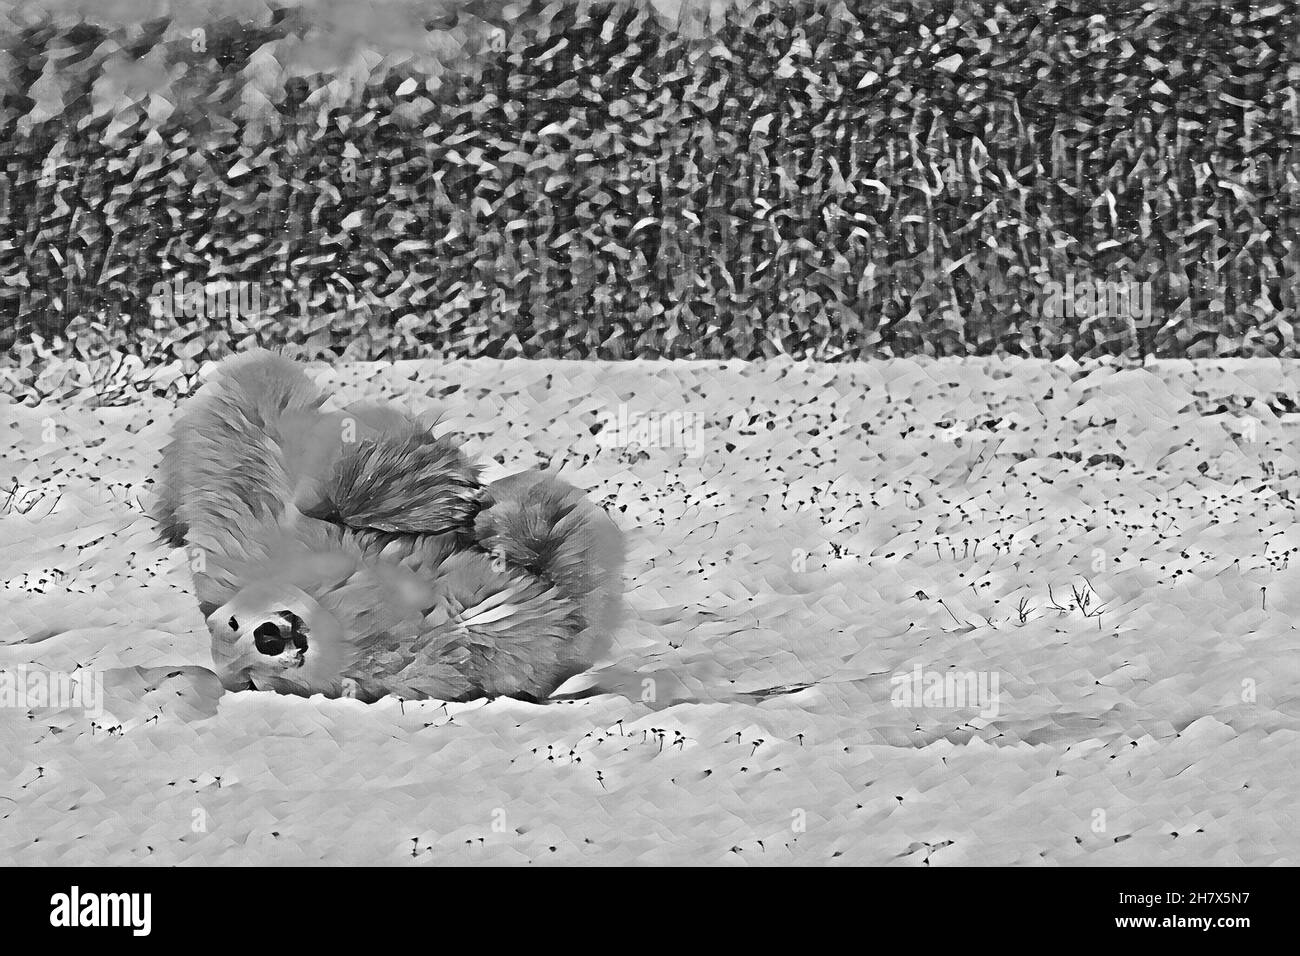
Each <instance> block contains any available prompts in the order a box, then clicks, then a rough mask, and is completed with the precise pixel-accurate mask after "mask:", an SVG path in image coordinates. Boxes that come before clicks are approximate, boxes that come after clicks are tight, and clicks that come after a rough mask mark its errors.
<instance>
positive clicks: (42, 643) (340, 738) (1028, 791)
mask: <svg viewBox="0 0 1300 956" xmlns="http://www.w3.org/2000/svg"><path fill="white" fill-rule="evenodd" d="M75 371H76V370H75V369H72V370H71V373H72V374H73V376H74V378H75ZM313 374H315V375H317V376H318V377H319V378H320V379H321V381H322V382H323V383H324V384H326V385H327V386H328V387H331V388H337V389H338V392H339V394H340V397H342V398H344V399H347V400H353V399H356V398H360V397H363V396H369V397H376V396H378V395H380V394H383V395H386V396H389V397H391V398H395V399H396V400H398V401H401V402H404V403H406V404H407V405H408V406H410V407H411V408H412V409H414V410H416V411H423V410H425V409H428V408H432V407H440V408H442V409H443V410H444V411H445V413H446V426H447V427H449V428H452V429H455V430H457V431H460V432H461V433H462V434H463V435H465V436H466V441H467V448H468V450H469V451H470V453H471V454H472V455H473V456H474V457H475V458H477V459H478V460H480V461H483V462H490V463H491V465H492V467H491V469H490V470H489V472H488V474H487V477H488V478H494V477H497V476H498V475H501V474H506V473H509V472H511V471H515V470H519V469H520V468H525V467H534V466H538V465H545V464H547V463H549V464H550V465H551V467H554V468H562V469H563V472H564V474H565V476H566V477H567V478H568V479H569V480H570V481H572V482H573V483H575V484H577V485H579V486H581V487H584V488H587V489H589V491H590V493H591V494H592V495H593V496H594V497H596V498H597V499H600V500H602V501H603V502H604V503H605V504H606V505H607V507H609V508H610V510H611V512H612V513H613V515H614V516H615V518H616V520H618V522H619V523H620V524H621V525H622V526H623V527H624V528H625V529H626V530H627V532H628V535H629V539H630V545H631V558H630V561H629V567H628V601H629V605H630V614H629V620H628V622H627V624H626V626H625V627H624V628H623V630H622V631H621V632H620V633H619V635H618V637H617V643H616V647H615V651H614V652H613V654H612V655H611V658H610V660H608V661H606V662H604V664H603V665H602V666H601V667H599V668H598V669H597V670H596V671H594V672H593V673H591V674H589V675H584V676H583V677H580V678H576V679H575V680H574V681H572V682H571V683H570V684H569V685H567V687H566V688H565V690H567V691H568V696H569V698H570V699H568V700H562V701H556V702H551V703H548V704H546V705H542V706H536V705H529V704H523V703H519V702H514V701H509V700H497V701H493V702H490V703H486V702H482V701H479V702H474V703H469V704H453V705H446V706H444V705H442V704H441V703H438V702H428V701H426V702H411V701H399V700H395V699H391V698H390V699H387V700H385V701H382V702H380V703H379V704H375V705H371V706H366V705H363V704H360V703H357V702H355V701H327V700H323V699H320V698H313V699H310V700H304V699H299V698H289V697H279V696H276V695H273V694H267V693H255V692H252V693H250V692H244V693H238V694H228V693H222V691H221V688H220V686H219V685H218V683H217V681H216V679H215V678H214V676H213V675H212V674H211V672H210V671H208V670H207V665H208V664H209V663H210V662H209V659H208V640H207V633H206V630H205V629H204V626H203V622H202V620H201V618H200V616H199V613H198V610H197V607H196V605H195V603H194V601H193V599H192V598H191V596H190V594H189V592H188V584H189V582H188V575H187V571H186V560H187V556H186V554H185V552H184V551H183V550H174V551H173V550H169V549H165V548H161V547H159V546H158V545H157V544H156V543H155V542H154V540H153V531H152V527H151V525H150V523H149V521H148V519H147V518H146V517H145V516H144V514H143V510H142V504H143V503H147V501H148V484H147V480H148V477H149V475H150V473H151V471H152V469H153V468H154V465H155V462H156V457H157V452H158V449H159V448H160V446H161V444H162V441H163V436H164V433H165V429H166V427H167V425H168V422H169V420H170V418H171V415H172V413H173V409H174V403H173V402H172V401H171V400H169V399H165V398H148V399H144V400H140V401H136V402H133V403H131V404H128V405H125V406H122V407H112V408H96V407H93V406H92V405H91V404H88V403H87V401H86V400H87V398H91V397H93V389H85V390H82V391H78V392H75V393H73V394H70V395H69V396H68V397H67V398H66V399H64V400H61V401H59V402H58V403H46V404H42V405H38V406H36V407H27V406H24V405H18V404H14V403H12V402H10V401H9V400H8V399H6V398H5V397H3V396H2V395H0V456H2V461H3V464H2V465H0V545H2V547H0V585H2V587H0V669H3V671H4V673H3V674H0V693H3V689H4V687H5V686H6V685H5V684H4V683H3V681H4V680H6V679H8V680H9V684H8V686H9V688H10V689H11V690H12V688H13V687H14V686H16V685H15V683H14V680H15V678H16V677H17V676H18V675H25V677H24V680H30V679H31V675H32V674H37V675H49V674H51V673H54V674H56V675H57V674H69V673H76V674H78V675H80V676H81V677H82V678H83V679H84V680H85V681H86V682H87V684H86V685H85V686H88V687H90V688H92V689H93V688H94V687H95V686H97V685H96V681H99V680H102V688H103V699H102V712H97V710H98V709H97V708H93V707H92V708H90V709H86V708H79V707H74V706H40V704H41V701H40V700H33V699H32V698H31V697H30V696H29V697H28V699H26V700H22V699H12V700H10V701H8V704H9V706H0V862H4V863H23V864H37V863H65V864H82V863H145V864H177V863H277V864H279V863H344V862H346V863H380V864H386V863H393V864H428V863H452V862H455V863H494V864H527V863H535V864H544V863H566V864H573V863H640V864H655V863H709V864H734V865H752V864H773V863H774V864H817V863H896V864H902V865H924V864H929V865H932V866H940V865H953V864H975V863H991V864H1008V863H1015V864H1049V865H1050V864H1094V863H1095V864H1136V863H1142V864H1192V863H1210V864H1237V863H1243V862H1245V863H1253V864H1270V863H1290V864H1296V863H1298V862H1300V837H1297V835H1296V833H1297V826H1296V822H1297V821H1296V801H1295V793H1296V789H1297V784H1298V783H1300V732H1298V729H1297V718H1298V717H1300V699H1298V697H1297V691H1296V687H1297V681H1298V680H1300V653H1297V652H1298V651H1300V639H1298V637H1297V634H1300V632H1297V630H1296V626H1295V623H1294V622H1296V621H1298V620H1300V587H1297V584H1298V583H1300V531H1298V530H1297V526H1296V522H1295V502H1294V500H1293V499H1294V498H1295V497H1296V495H1297V493H1300V474H1298V469H1300V466H1298V465H1297V461H1296V455H1295V448H1296V439H1297V435H1298V434H1300V419H1297V416H1296V415H1295V414H1293V413H1292V412H1291V411H1290V409H1292V408H1296V407H1297V406H1296V404H1295V402H1296V399H1297V395H1298V393H1300V369H1297V368H1296V366H1295V365H1293V364H1280V363H1278V362H1276V361H1253V360H1250V361H1245V360H1243V361H1216V362H1198V363H1193V362H1167V363H1157V364H1154V365H1148V366H1147V367H1146V368H1135V369H1121V368H1117V367H1114V366H1101V367H1097V366H1093V367H1089V368H1081V367H1079V366H1077V365H1073V364H1070V363H1068V362H1067V363H1063V364H1055V365H1051V364H1046V363H1041V362H1030V361H1018V360H1017V361H1006V362H1002V361H997V360H965V361H960V362H948V361H943V362H924V363H917V362H913V361H904V360H898V361H893V362H880V363H872V364H863V365H835V366H831V365H816V364H796V363H790V362H784V363H773V364H767V365H761V366H757V365H745V364H742V363H725V364H717V363H670V362H660V363H654V362H638V363H633V364H605V363H594V362H582V363H576V362H574V363H569V362H527V361H505V362H497V361H469V362H447V363H441V362H434V361H426V362H412V363H399V364H397V365H395V366H391V365H389V366H377V365H369V366H351V367H345V368H342V369H337V370H331V369H328V368H326V367H324V366H314V367H313ZM597 423H599V424H600V425H601V426H602V427H600V428H596V425H597ZM593 431H596V432H598V433H597V434H593ZM624 443H627V444H624ZM1293 556H1294V557H1296V558H1297V567H1296V568H1294V569H1293V568H1291V567H1290V558H1291V557H1293ZM38 679H39V678H38ZM968 691H969V693H967V692H968Z"/></svg>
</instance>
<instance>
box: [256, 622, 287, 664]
mask: <svg viewBox="0 0 1300 956" xmlns="http://www.w3.org/2000/svg"><path fill="white" fill-rule="evenodd" d="M287 643H289V642H288V641H287V640H286V639H285V638H284V636H283V635H282V634H281V633H280V625H278V624H276V623H275V622H274V621H267V622H266V623H265V624H259V625H257V629H256V630H254V631H253V644H254V645H256V647H257V650H258V652H259V653H262V654H266V655H268V656H270V657H275V656H276V655H278V654H283V653H284V646H285V645H286V644H287Z"/></svg>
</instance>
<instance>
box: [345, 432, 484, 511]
mask: <svg viewBox="0 0 1300 956" xmlns="http://www.w3.org/2000/svg"><path fill="white" fill-rule="evenodd" d="M482 494H483V486H482V485H481V484H480V482H479V468H478V466H476V465H472V464H470V462H469V461H468V459H466V458H465V456H464V455H463V454H461V451H460V448H458V447H457V446H456V444H455V443H454V442H453V441H451V440H450V439H449V438H446V437H443V438H436V437H434V436H433V435H432V434H430V433H428V432H424V431H415V430H412V431H408V432H405V433H402V434H385V435H381V436H379V437H377V438H374V439H369V440H366V441H361V442H358V443H357V444H356V445H355V447H354V448H352V449H350V450H348V451H347V452H345V454H344V455H343V457H342V458H340V459H339V461H338V463H337V465H336V466H335V468H334V476H333V482H332V485H331V487H330V490H329V492H328V494H327V497H328V499H329V504H330V510H331V512H332V513H333V514H334V515H337V520H338V522H339V523H341V524H344V525H347V526H348V527H350V528H358V529H360V528H369V529H373V530H376V531H397V532H405V533H425V534H441V533H444V532H450V531H458V532H463V533H466V534H468V533H470V532H471V530H472V528H473V524H474V516H475V515H476V514H478V511H479V508H480V507H481V506H482Z"/></svg>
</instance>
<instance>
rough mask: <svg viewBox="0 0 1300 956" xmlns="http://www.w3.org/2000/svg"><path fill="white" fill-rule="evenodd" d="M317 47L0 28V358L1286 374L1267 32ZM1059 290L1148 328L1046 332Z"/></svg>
mask: <svg viewBox="0 0 1300 956" xmlns="http://www.w3.org/2000/svg"><path fill="white" fill-rule="evenodd" d="M320 29H321V27H320V26H319V24H313V23H312V22H311V18H310V16H309V15H308V14H307V13H305V12H304V11H302V10H295V9H286V10H278V11H274V12H268V13H267V14H266V16H265V17H261V18H259V19H257V20H255V21H245V22H239V21H235V20H231V19H227V20H222V19H219V18H218V19H214V20H213V21H212V22H210V23H207V24H205V25H204V26H203V33H202V35H201V36H202V41H201V42H198V43H196V42H195V35H194V34H192V33H191V32H190V31H191V28H190V27H189V26H187V27H185V28H184V29H180V28H178V26H177V25H176V24H172V23H169V22H168V21H167V20H158V21H154V22H151V23H148V24H142V25H140V26H138V27H136V28H133V29H132V28H128V29H123V28H112V29H106V28H104V27H102V26H95V25H88V24H81V25H77V26H69V25H67V24H58V23H56V22H54V21H49V22H42V23H35V24H32V23H27V24H19V23H13V22H11V23H9V24H8V25H7V26H5V27H3V36H0V90H2V91H3V100H2V101H0V315H2V316H3V323H2V324H0V350H7V351H8V354H9V356H10V358H11V359H13V358H14V357H18V358H19V360H20V362H25V361H26V360H27V359H29V358H30V357H31V356H32V355H33V354H35V353H34V352H33V346H34V347H35V350H36V352H40V353H42V354H46V353H45V350H46V349H48V348H50V347H54V348H56V349H58V348H65V349H66V348H71V349H74V350H76V351H80V352H81V353H82V354H87V353H88V352H90V351H93V350H94V349H96V348H99V347H101V346H103V347H111V346H113V345H115V344H116V345H118V346H122V345H125V346H127V347H128V348H129V350H131V351H134V352H136V353H138V354H142V355H146V356H147V357H149V359H150V360H157V359H176V358H179V359H182V360H183V361H184V362H186V363H189V362H192V361H194V360H196V359H199V358H202V357H205V356H209V355H210V356H217V355H220V354H222V353H224V352H225V351H227V350H228V349H230V348H234V347H241V346H244V345H248V344H253V343H261V344H277V343H289V344H292V345H294V346H295V347H297V348H299V349H300V350H301V351H302V352H305V353H308V354H312V355H320V354H336V355H346V356H348V357H353V358H385V357H399V356H410V355H418V354H429V353H434V352H439V353H443V354H449V355H469V356H473V355H485V354H486V355H502V356H504V355H516V354H523V355H528V356H554V357H588V356H590V357H602V358H618V357H631V356H635V355H665V356H671V357H721V356H735V357H741V358H758V357H761V356H764V355H772V354H775V353H777V352H779V351H785V352H788V353H790V354H792V355H796V356H808V357H817V358H825V359H834V358H839V357H866V356H873V355H888V354H894V355H900V354H927V355H936V354H937V355H952V354H956V355H961V354H988V353H993V352H1008V353H1020V354H1034V355H1049V356H1059V355H1063V354H1073V355H1075V356H1084V355H1096V354H1101V353H1114V352H1122V351H1125V350H1137V351H1141V352H1144V353H1145V352H1154V353H1158V354H1162V355H1193V356H1196V355H1208V354H1218V355H1229V354H1285V355H1294V354H1296V352H1297V346H1296V343H1295V338H1294V332H1293V325H1294V323H1295V321H1296V314H1297V288H1298V281H1297V280H1298V277H1300V245H1298V244H1297V239H1296V237H1297V231H1298V230H1297V223H1298V221H1300V158H1298V156H1300V153H1298V152H1297V148H1296V147H1297V142H1300V101H1298V97H1297V87H1298V86H1300V18H1298V17H1297V5H1296V3H1294V2H1292V0H1280V2H1276V3H1262V4H1261V3H1249V2H1208V0H1185V2H1163V0H1161V2H1151V3H1146V4H1141V5H1139V4H1134V3H1131V2H1082V0H1065V2H1054V3H1053V2H1048V3H1041V4H1034V5H1028V4H1020V3H996V4H995V3H988V2H928V0H852V2H837V3H834V4H827V3H825V2H822V0H816V2H814V0H797V2H779V0H778V2H774V0H762V2H758V3H753V4H745V5H743V8H737V6H736V5H729V6H728V8H727V9H726V11H725V14H723V15H721V16H718V15H715V16H714V17H713V18H711V19H706V18H705V17H704V15H703V14H700V13H692V12H690V11H689V10H685V9H684V10H683V11H682V12H681V13H680V14H678V15H677V16H675V17H665V16H663V15H660V14H656V13H655V12H653V8H652V7H650V6H648V5H646V4H645V3H643V2H641V0H637V2H636V3H634V4H632V5H629V4H627V3H623V2H618V3H614V4H609V3H600V4H587V3H581V4H579V3H552V4H550V5H544V4H541V3H536V2H534V3H527V4H520V5H516V6H515V7H502V6H501V5H500V4H495V5H488V4H471V5H467V6H465V7H464V8H463V9H462V10H461V12H460V14H459V15H451V16H448V17H440V18H435V19H431V20H429V21H428V22H426V23H424V25H423V29H424V30H425V31H427V33H428V37H429V48H430V49H436V50H438V51H441V54H445V55H443V56H442V60H443V61H445V63H447V64H450V66H448V68H446V69H443V70H441V71H440V72H438V73H437V74H436V75H435V71H432V70H431V69H430V67H429V66H428V65H427V63H424V62H422V61H421V60H420V58H418V57H417V58H415V59H408V60H406V61H405V62H402V58H401V57H384V56H381V55H380V53H381V52H382V51H378V52H375V51H366V50H361V51H360V52H359V53H356V51H354V54H355V55H351V58H350V59H348V58H346V57H344V58H341V59H340V60H339V62H338V63H337V64H333V65H330V67H329V68H328V69H325V68H322V67H321V66H320V60H319V58H317V59H316V63H317V65H316V67H314V68H301V67H300V64H302V63H304V62H311V60H312V58H311V57H309V56H305V55H303V52H302V51H303V50H305V49H306V48H307V46H308V44H309V43H311V42H314V40H313V38H315V39H317V40H318V39H319V32H320ZM1071 273H1072V274H1073V275H1074V276H1075V277H1076V279H1077V280H1083V279H1107V280H1118V279H1124V278H1133V279H1137V280H1142V281H1149V282H1150V283H1151V284H1152V286H1151V288H1152V290H1153V300H1154V314H1153V316H1152V321H1151V323H1150V325H1148V326H1146V327H1134V326H1130V325H1129V324H1127V323H1125V322H1122V321H1118V320H1115V319H1114V318H1105V319H1101V320H1095V319H1094V320H1084V319H1079V318H1067V319H1061V318H1056V319H1050V318H1047V317H1045V316H1044V315H1043V313H1042V309H1041V303H1042V299H1043V286H1042V283H1044V282H1046V281H1049V280H1055V281H1060V282H1064V281H1065V278H1066V276H1067V275H1068V274H1071ZM177 277H179V278H180V279H181V280H182V281H189V282H195V281H197V282H217V281H219V280H223V279H225V280H230V281H233V282H251V283H257V288H258V290H259V292H260V298H259V309H258V310H257V313H256V314H254V315H244V316H236V317H225V318H222V319H220V320H216V321H211V320H207V319H204V318H190V319H187V318H185V317H184V316H183V315H182V316H181V317H179V318H177V319H170V318H167V317H166V316H163V315H160V314H158V309H157V306H156V304H152V305H151V302H150V296H151V293H152V292H153V289H154V284H155V283H156V282H160V281H163V282H171V281H173V280H175V279H177Z"/></svg>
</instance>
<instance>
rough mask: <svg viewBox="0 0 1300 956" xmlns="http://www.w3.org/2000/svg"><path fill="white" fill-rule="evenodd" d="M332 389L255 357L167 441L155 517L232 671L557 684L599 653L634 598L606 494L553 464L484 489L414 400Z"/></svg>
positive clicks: (299, 689) (373, 680)
mask: <svg viewBox="0 0 1300 956" xmlns="http://www.w3.org/2000/svg"><path fill="white" fill-rule="evenodd" d="M323 404H324V398H323V396H321V395H320V393H319V392H318V391H317V389H316V388H315V387H314V386H313V385H312V383H311V382H310V381H309V380H308V379H307V377H306V375H305V374H304V373H303V371H302V369H301V368H300V367H299V366H297V365H296V364H294V363H293V362H290V361H288V360H287V359H284V358H282V357H280V356H277V355H274V354H271V353H269V352H262V351H258V352H254V353H249V354H245V355H241V356H238V357H235V358H232V359H229V360H227V361H226V362H224V363H223V364H222V365H221V366H220V367H219V368H218V369H217V371H216V373H215V375H214V377H213V379H212V380H211V381H209V382H208V383H207V384H206V385H205V386H204V387H203V389H201V390H200V392H199V393H198V394H197V395H196V396H195V397H194V399H193V400H192V401H191V402H190V403H189V405H188V406H187V408H186V409H185V411H184V413H183V414H182V415H181V417H180V419H179V420H178V422H177V425H176V429H175V432H174V437H173V439H172V441H171V443H170V444H169V445H168V446H167V448H166V449H165V450H164V453H163V464H162V469H161V481H160V484H159V492H158V498H157V506H156V512H155V514H156V517H157V520H158V525H159V529H160V532H161V533H162V535H163V537H164V539H165V540H167V541H169V542H171V543H173V544H184V545H186V546H187V547H188V548H189V549H190V550H191V552H192V553H191V567H192V568H193V569H194V584H195V590H196V593H197V596H198V599H199V605H200V608H201V609H202V610H203V612H204V614H205V616H206V617H207V619H208V625H209V629H210V630H211V632H212V640H213V658H214V661H215V662H216V664H217V667H218V670H219V671H220V672H221V677H222V680H223V682H224V683H225V684H226V686H228V687H231V688H246V687H255V688H261V689H267V690H274V691H279V692H281V693H295V694H312V693H323V694H326V695H328V696H340V695H351V696H357V697H360V698H362V699H366V700H373V699H376V698H378V697H380V696H383V695H384V694H385V693H398V694H402V695H404V696H410V697H424V696H429V697H437V698H440V699H444V700H462V699H469V698H473V697H478V696H497V695H509V696H518V697H525V698H530V699H540V698H543V697H545V696H547V695H548V694H550V693H551V692H552V691H553V690H554V689H555V688H556V687H557V686H559V684H560V683H562V682H563V681H564V680H565V679H567V678H568V677H570V676H572V675H573V674H575V673H578V672H580V671H582V670H584V669H585V668H587V667H588V666H590V664H591V662H592V661H593V659H594V658H595V656H596V655H598V654H599V653H600V651H601V650H603V648H604V647H605V646H606V644H607V642H608V640H609V638H610V633H611V631H612V629H613V628H614V627H615V626H616V624H617V621H618V617H619V607H620V605H621V598H620V594H621V575H622V563H623V546H622V539H621V535H620V534H619V532H618V530H617V528H616V527H615V526H614V524H613V522H611V521H610V520H609V518H608V517H607V516H606V515H605V514H604V512H603V511H601V510H600V509H599V508H597V507H596V506H595V505H594V504H592V503H591V502H590V501H588V500H587V499H586V497H585V496H584V495H583V494H582V493H581V492H579V491H578V490H577V489H575V488H572V487H571V486H569V485H567V484H565V483H564V482H562V481H559V480H558V479H556V478H554V477H552V476H548V475H545V474H542V473H538V472H528V473H524V474H521V475H515V476H512V477H511V478H507V479H504V480H503V481H499V482H495V483H493V484H492V485H490V486H487V487H486V488H485V487H483V486H482V485H481V483H480V481H479V477H478V475H479V470H478V468H476V467H475V466H473V465H472V464H471V463H469V462H468V461H467V460H466V459H465V458H464V456H463V454H462V453H461V451H460V449H459V448H458V447H457V446H456V444H455V442H453V441H451V440H450V439H449V438H447V437H434V436H433V435H432V434H431V433H430V432H429V431H428V430H427V429H426V428H425V427H424V426H423V425H421V424H419V423H417V422H415V421H413V420H411V419H409V418H408V417H406V416H405V415H403V414H402V413H401V412H399V411H397V410H396V409H392V408H388V407H385V406H373V405H363V406H352V407H350V408H348V409H345V410H344V411H342V412H325V411H322V406H323ZM289 622H292V629H293V634H292V636H293V638H294V640H293V641H291V640H288V638H289V637H290V635H289V628H290V623H289ZM282 630H283V632H284V636H285V639H284V640H279V639H278V635H279V634H280V633H281V631H282ZM304 636H305V645H306V646H305V649H304V648H303V647H302V644H303V643H304V641H303V640H302V638H303V637H304Z"/></svg>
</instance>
